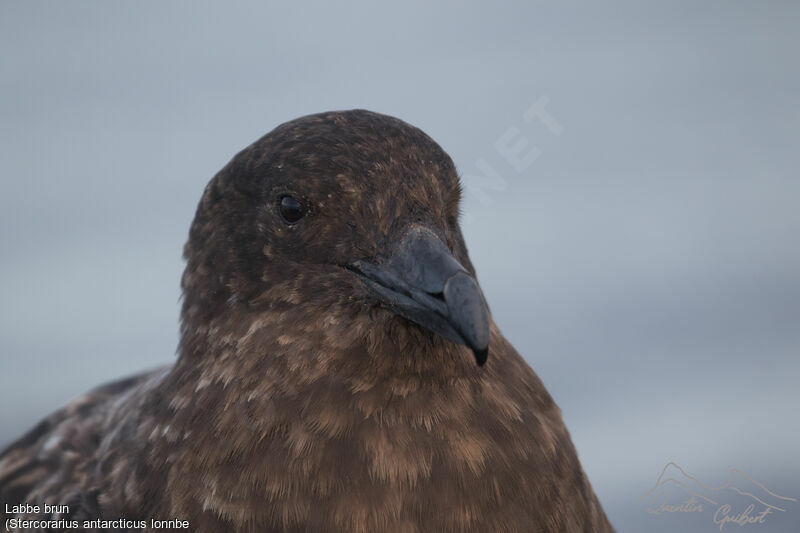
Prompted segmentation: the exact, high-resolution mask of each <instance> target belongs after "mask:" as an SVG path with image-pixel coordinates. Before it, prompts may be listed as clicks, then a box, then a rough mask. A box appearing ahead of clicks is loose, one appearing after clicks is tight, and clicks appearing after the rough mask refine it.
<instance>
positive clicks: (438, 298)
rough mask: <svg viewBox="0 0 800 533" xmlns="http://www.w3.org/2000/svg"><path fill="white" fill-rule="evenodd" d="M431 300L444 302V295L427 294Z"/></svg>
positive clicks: (440, 293)
mask: <svg viewBox="0 0 800 533" xmlns="http://www.w3.org/2000/svg"><path fill="white" fill-rule="evenodd" d="M428 294H429V295H430V296H431V297H432V298H436V299H437V300H439V301H440V302H443V301H444V293H443V292H429V293H428Z"/></svg>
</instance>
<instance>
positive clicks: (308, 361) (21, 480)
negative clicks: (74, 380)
mask: <svg viewBox="0 0 800 533" xmlns="http://www.w3.org/2000/svg"><path fill="white" fill-rule="evenodd" d="M284 193H291V194H292V195H293V196H295V197H297V198H300V199H302V201H303V202H304V203H305V204H306V205H307V207H308V215H307V217H306V218H305V219H303V220H302V222H301V223H299V224H296V225H294V226H287V225H285V224H283V223H282V221H281V220H280V218H279V215H278V214H277V210H276V201H277V200H276V199H277V198H278V195H280V194H284ZM460 195H461V193H460V185H459V180H458V176H457V174H456V171H455V167H454V165H453V163H452V161H451V160H450V158H449V157H448V156H447V154H445V153H444V151H443V150H442V149H441V148H440V147H439V146H438V145H437V144H436V143H435V142H434V141H432V140H431V139H430V138H429V137H428V136H426V135H425V134H424V133H422V132H421V131H420V130H418V129H416V128H414V127H412V126H409V125H408V124H405V123H404V122H402V121H399V120H397V119H394V118H391V117H386V116H383V115H378V114H375V113H370V112H367V111H349V112H333V113H324V114H319V115H312V116H309V117H303V118H301V119H297V120H295V121H292V122H289V123H286V124H283V125H281V126H279V127H278V128H276V129H275V130H274V131H272V132H271V133H269V134H268V135H266V136H265V137H263V138H262V139H260V140H259V141H257V142H256V143H254V144H253V145H251V146H250V147H248V148H246V149H245V150H244V151H242V152H241V153H239V154H238V155H237V156H236V157H234V159H233V160H232V161H231V162H230V163H229V164H228V165H227V166H226V167H225V168H224V169H223V170H222V171H220V173H219V174H217V175H216V176H215V177H214V178H213V179H212V180H211V182H210V183H209V185H208V186H207V187H206V190H205V193H204V194H203V198H202V200H201V201H200V205H199V206H198V209H197V214H196V216H195V220H194V223H193V224H192V227H191V231H190V235H189V241H188V243H187V244H186V247H185V257H186V261H187V267H186V270H185V272H184V275H183V278H182V287H183V291H184V301H183V309H182V324H181V342H180V348H179V352H180V353H179V358H178V360H177V362H176V363H175V365H174V366H172V367H170V368H166V369H163V370H159V371H157V372H153V373H150V374H145V375H141V376H138V377H135V378H131V379H129V380H125V381H122V382H117V383H115V384H111V385H108V386H106V387H103V388H101V389H97V390H96V391H94V392H92V393H90V394H88V395H87V396H85V397H84V398H81V399H79V400H76V401H75V402H73V403H72V404H70V405H69V406H67V407H66V408H64V409H62V410H61V411H59V412H57V413H55V414H54V415H52V416H50V417H49V418H48V419H46V420H45V421H44V422H42V423H41V424H40V425H39V426H37V427H36V428H35V429H34V430H32V431H31V432H30V433H29V434H28V435H26V436H24V437H23V438H21V439H20V440H18V441H17V442H15V443H13V444H11V445H10V446H9V447H8V448H7V449H6V450H5V451H4V452H3V453H2V455H0V496H2V499H3V500H4V501H11V502H12V503H21V502H25V501H28V502H48V503H51V504H53V503H62V504H72V505H74V511H73V508H72V507H71V509H70V510H71V512H72V513H73V514H75V513H82V514H77V516H86V517H88V518H106V519H114V518H120V517H126V518H130V519H137V520H149V519H151V518H155V519H162V520H166V519H173V518H178V519H185V520H189V521H190V524H191V529H192V530H193V531H243V532H247V531H253V532H256V531H258V532H263V531H298V532H299V531H316V532H329V531H330V532H334V531H351V532H375V531H387V532H389V531H397V532H401V531H402V532H424V531H442V532H446V531H481V532H484V531H509V532H511V531H611V530H612V529H611V526H610V524H609V522H608V520H607V518H606V516H605V514H604V512H603V510H602V508H601V506H600V504H599V503H598V500H597V498H596V496H595V494H594V493H593V491H592V488H591V486H590V484H589V481H588V480H587V478H586V475H585V474H584V472H583V470H582V468H581V465H580V463H579V461H578V457H577V454H576V452H575V448H574V446H573V444H572V442H571V440H570V437H569V434H568V432H567V429H566V428H565V426H564V424H563V422H562V419H561V414H560V411H559V409H558V407H557V406H556V405H555V403H554V402H553V400H552V399H551V397H550V395H549V394H548V393H547V391H546V390H545V388H544V386H543V385H542V383H541V381H540V380H539V378H538V377H537V376H536V374H535V373H534V372H533V371H532V370H531V369H530V367H529V366H528V365H527V364H526V363H525V362H524V360H523V359H522V358H521V357H520V355H519V354H518V353H517V352H516V351H515V350H514V348H513V347H512V346H511V345H510V344H509V343H508V342H507V341H506V340H505V338H504V337H503V336H502V334H501V333H500V331H499V330H498V329H497V327H496V326H495V325H494V324H492V326H491V339H490V358H489V361H488V363H487V364H486V366H485V367H482V368H479V367H477V366H476V365H475V362H474V360H473V358H472V354H471V353H470V350H469V349H468V348H466V347H464V346H460V345H456V344H453V343H451V342H449V341H447V340H444V339H443V338H441V337H438V336H436V335H434V334H433V333H431V332H429V331H427V330H424V329H422V328H420V327H418V326H416V325H414V324H412V323H411V322H409V321H407V320H405V319H403V318H400V317H398V316H397V315H394V314H392V313H391V312H389V311H387V310H385V309H382V308H381V307H379V306H378V305H376V302H375V301H374V299H373V298H372V296H371V293H370V292H369V291H368V289H367V287H366V286H365V285H364V283H363V282H362V281H361V280H360V278H358V277H356V276H355V275H353V273H351V272H350V271H348V270H346V269H344V268H342V266H343V265H345V264H346V263H347V262H348V261H351V260H353V259H356V258H377V260H380V258H381V257H386V256H387V255H388V254H389V252H390V251H391V249H392V247H393V246H394V244H395V243H396V242H397V239H398V238H399V236H400V235H401V234H402V232H403V231H404V230H405V228H407V227H408V226H409V224H412V223H422V224H426V225H427V226H428V227H431V228H434V229H435V231H436V232H437V234H438V236H439V237H440V238H441V239H442V240H443V241H444V242H445V243H446V244H447V247H448V248H449V249H450V250H451V252H452V253H453V255H454V256H455V257H456V258H457V260H458V261H459V262H460V263H461V264H462V265H464V266H465V267H466V268H467V269H468V270H469V271H470V273H472V274H473V275H474V268H473V267H472V264H471V263H470V261H469V257H468V255H467V250H466V246H465V244H464V239H463V237H462V234H461V230H460V228H459V226H458V206H459V201H460Z"/></svg>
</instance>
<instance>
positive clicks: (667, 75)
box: [0, 0, 800, 532]
mask: <svg viewBox="0 0 800 533" xmlns="http://www.w3.org/2000/svg"><path fill="white" fill-rule="evenodd" d="M798 27H800V4H798V3H793V2H769V3H766V2H764V3H756V2H703V3H696V2H669V3H666V2H614V3H613V4H606V5H604V6H600V5H597V4H596V3H589V2H581V3H573V2H569V3H552V4H548V3H540V4H534V3H531V2H517V3H513V2H505V3H503V4H502V5H500V4H499V3H496V4H491V3H488V2H487V3H483V4H478V3H456V2H451V3H444V2H442V3H437V4H436V5H432V3H426V2H402V3H400V2H395V3H393V4H392V5H391V6H381V7H379V6H376V5H374V4H373V3H371V2H363V3H350V4H348V5H346V6H334V5H329V4H328V3H325V2H318V3H308V2H302V3H301V2H297V3H295V4H292V5H291V6H289V5H280V6H279V5H269V4H268V3H261V2H246V1H241V2H228V3H223V2H202V1H192V2H188V1H173V2H155V1H150V2H113V3H112V2H99V1H96V2H84V1H76V0H73V1H70V2H41V1H32V0H26V1H25V2H12V1H8V0H4V1H1V2H0V124H2V126H1V127H0V180H2V182H1V185H2V189H1V192H0V227H1V228H2V230H1V231H0V369H1V372H0V374H1V375H2V378H1V379H2V386H0V444H5V443H7V442H9V441H10V440H11V439H12V438H15V437H16V436H18V435H20V434H21V433H22V432H23V431H24V430H26V429H28V428H29V427H31V426H32V425H33V424H34V423H35V422H36V421H37V420H38V419H39V418H40V417H42V416H43V415H46V414H47V413H49V412H51V411H52V410H54V409H56V408H57V407H59V406H60V405H62V404H63V403H64V402H66V401H68V400H69V399H70V398H72V397H74V396H76V395H79V394H81V393H83V392H84V391H86V390H87V389H89V388H91V387H93V386H95V385H97V384H99V383H101V382H104V381H107V380H110V379H113V378H115V377H118V376H122V375H125V374H129V373H132V372H137V371H140V370H142V369H146V368H149V367H153V366H156V365H161V364H168V363H170V362H171V361H172V360H173V358H174V351H175V347H176V344H177V331H178V323H177V317H178V309H179V296H180V294H179V288H178V284H179V278H180V274H181V271H182V269H183V262H182V260H181V248H182V246H183V243H184V241H185V239H186V236H187V232H188V228H189V224H190V222H191V220H192V217H193V215H194V209H195V207H196V205H197V202H198V200H199V198H200V195H201V193H202V191H203V187H204V186H205V184H206V182H207V181H208V180H209V179H210V178H211V176H212V175H213V174H214V173H215V172H216V171H217V170H219V169H220V168H221V167H222V166H223V165H224V164H225V163H227V161H228V160H229V159H230V158H231V157H232V156H233V155H234V154H235V153H236V152H237V151H238V150H240V149H241V148H243V147H245V146H246V145H248V144H249V143H251V142H252V141H254V140H255V139H256V138H258V137H259V136H261V135H262V134H264V133H266V132H267V131H269V130H270V129H272V128H273V127H275V126H277V125H278V124H280V123H281V122H284V121H286V120H289V119H292V118H295V117H297V116H300V115H305V114H309V113H314V112H318V111H324V110H330V109H346V108H355V107H358V108H368V109H371V110H374V111H379V112H382V113H387V114H391V115H395V116H397V117H400V118H402V119H404V120H406V121H408V122H410V123H412V124H414V125H416V126H419V127H420V128H422V129H423V130H424V131H426V132H427V133H428V134H429V135H431V136H432V137H433V138H434V139H436V140H437V141H438V142H439V143H440V144H441V145H442V147H443V148H444V149H445V150H447V151H448V152H449V153H450V155H451V156H452V157H453V159H454V161H455V162H456V165H457V166H458V168H459V171H460V173H461V174H462V177H463V180H464V184H465V189H466V190H465V197H464V209H463V210H464V216H463V219H462V225H463V228H464V232H465V236H466V239H467V243H468V245H469V249H470V253H471V256H472V259H473V262H474V263H475V266H476V268H477V270H478V274H479V278H480V282H481V284H482V286H483V289H484V291H485V293H486V296H487V298H488V300H489V304H490V306H491V308H492V312H493V314H494V317H495V320H496V322H497V323H498V324H499V326H500V327H501V329H502V330H503V332H504V333H505V334H506V336H507V337H509V338H510V340H511V341H512V342H513V343H514V344H515V346H516V347H517V348H518V350H519V351H520V352H521V353H522V354H523V355H524V356H525V357H526V359H527V361H528V362H529V363H530V365H531V366H532V367H533V368H534V370H536V372H537V373H538V374H539V375H540V376H541V378H542V379H543V381H544V383H545V385H546V386H547V387H548V388H549V390H550V392H551V393H552V395H553V396H554V398H555V400H556V401H557V402H558V404H559V405H560V406H561V408H562V411H563V414H564V418H565V420H566V423H567V426H568V427H569V429H570V431H571V434H572V437H573V439H574V441H575V444H576V447H577V449H578V452H579V454H580V457H581V459H582V462H583V465H584V468H585V470H586V471H587V473H588V475H589V478H590V479H591V481H592V483H593V486H594V488H595V490H596V492H597V493H598V496H599V498H600V500H601V501H602V503H603V505H604V507H605V509H606V511H607V513H608V514H609V516H610V518H611V520H612V522H613V523H614V524H615V526H616V527H617V528H618V529H619V530H620V531H645V530H646V531H679V530H680V531H697V532H701V531H709V532H711V531H718V530H719V526H718V525H716V524H714V523H713V521H712V516H711V515H712V512H711V511H704V512H703V513H693V514H692V513H683V514H682V513H667V514H660V515H653V514H649V513H647V512H646V510H645V509H646V507H647V506H648V501H647V498H645V499H640V497H641V496H642V495H643V494H644V493H645V492H646V491H647V490H648V489H650V488H651V487H652V486H653V485H654V484H655V483H656V480H657V478H658V476H659V474H660V473H661V470H662V468H663V467H664V466H665V464H666V463H667V462H669V461H675V462H676V463H677V464H678V465H680V466H681V467H682V468H683V469H684V470H685V472H686V473H687V474H690V475H692V476H694V477H696V478H697V479H699V480H701V481H703V482H704V483H706V484H709V485H722V484H723V483H725V482H726V481H727V480H728V477H729V472H730V469H732V468H737V469H740V470H741V471H743V472H745V473H746V474H748V475H749V476H750V477H751V478H753V479H755V480H757V481H759V482H760V483H761V484H763V485H764V486H765V487H766V488H768V489H770V490H771V491H772V492H774V493H776V494H779V495H783V496H786V497H793V498H797V499H800V427H799V424H798V414H797V413H798V408H800V392H798V386H797V383H798V381H800V358H799V357H798V355H800V246H798V244H799V243H798V234H799V233H800V209H798V202H799V201H800V176H799V175H798V168H800V70H799V69H798V66H799V63H798V52H800V32H798ZM782 502H783V503H784V504H786V509H785V510H784V511H781V512H775V513H773V515H772V516H770V517H768V519H767V521H766V523H764V524H753V525H749V526H747V527H746V529H748V530H752V531H764V532H772V531H796V524H797V523H799V522H800V503H798V502H791V501H788V500H782ZM731 528H734V529H738V526H735V525H728V526H727V527H726V528H725V531H727V530H729V529H731Z"/></svg>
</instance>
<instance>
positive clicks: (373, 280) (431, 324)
mask: <svg viewBox="0 0 800 533" xmlns="http://www.w3.org/2000/svg"><path fill="white" fill-rule="evenodd" d="M347 268H348V269H349V270H351V271H353V272H355V273H356V274H357V275H359V276H360V277H361V278H362V279H363V280H364V281H365V282H366V284H367V285H368V286H369V287H370V288H371V289H372V290H373V292H375V293H376V294H377V296H378V298H379V299H380V301H381V305H382V306H383V307H385V308H387V309H389V310H390V311H392V312H394V313H396V314H398V315H400V316H402V317H405V318H407V319H408V320H411V321H412V322H414V323H416V324H419V325H420V326H422V327H424V328H426V329H429V330H430V331H432V332H434V333H437V334H439V335H441V336H442V337H444V338H446V339H448V340H451V341H453V342H455V343H458V344H463V345H465V346H468V347H469V348H471V349H472V352H473V354H475V361H476V362H477V363H478V365H479V366H482V365H483V364H484V363H485V362H486V358H487V356H488V354H489V312H488V309H487V307H486V301H485V300H484V298H483V293H482V292H481V289H480V287H479V286H478V282H477V281H475V279H474V278H473V277H472V276H471V275H470V274H469V273H468V272H467V270H466V269H465V268H464V267H463V266H461V264H460V263H459V262H458V261H456V258H455V257H453V255H452V254H451V253H450V250H448V249H447V246H445V245H444V243H443V242H442V241H441V240H439V238H438V237H437V236H436V235H435V234H434V233H433V232H432V231H430V230H428V229H425V228H422V227H414V228H412V229H411V230H409V232H408V233H407V234H406V235H405V236H404V237H403V240H402V241H401V242H400V246H399V247H398V248H397V249H396V250H395V252H394V254H393V255H392V256H391V257H390V258H389V259H388V260H387V261H385V262H383V263H380V264H379V263H373V262H368V261H364V260H358V261H354V262H353V263H350V264H349V265H347Z"/></svg>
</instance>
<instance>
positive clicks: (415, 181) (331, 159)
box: [182, 110, 489, 365]
mask: <svg viewBox="0 0 800 533" xmlns="http://www.w3.org/2000/svg"><path fill="white" fill-rule="evenodd" d="M460 196H461V187H460V184H459V179H458V175H457V173H456V170H455V167H454V165H453V162H452V160H451V159H450V157H449V156H448V155H447V154H446V153H445V152H444V150H442V148H441V147H439V145H438V144H436V143H435V142H434V141H433V140H432V139H431V138H430V137H428V136H427V135H426V134H425V133H423V132H422V131H420V130H419V129H417V128H415V127H413V126H410V125H409V124H406V123H405V122H403V121H401V120H398V119H396V118H392V117H388V116H385V115H380V114H377V113H372V112H368V111H362V110H354V111H344V112H330V113H321V114H317V115H310V116H306V117H302V118H299V119H296V120H293V121H290V122H287V123H285V124H282V125H281V126H279V127H277V128H276V129H274V130H273V131H271V132H270V133H268V134H267V135H265V136H264V137H262V138H261V139H259V140H258V141H256V142H255V143H253V144H252V145H251V146H249V147H247V148H246V149H244V150H243V151H242V152H240V153H239V154H237V155H236V156H235V157H234V158H233V160H232V161H231V162H230V163H229V164H228V165H227V166H226V167H225V168H224V169H222V170H221V171H220V172H219V173H218V174H217V175H216V176H215V177H214V178H213V179H212V180H211V182H210V183H209V184H208V186H207V187H206V190H205V193H204V195H203V198H202V200H201V202H200V205H199V207H198V209H197V214H196V216H195V220H194V222H193V224H192V228H191V230H190V236H189V241H188V243H187V245H186V248H185V251H184V254H185V257H186V259H187V267H186V271H185V273H184V277H183V280H182V287H183V290H184V305H183V314H182V323H183V326H182V327H183V331H182V333H183V334H184V335H187V334H189V333H190V332H191V331H195V330H197V329H198V328H200V329H202V325H203V324H206V326H207V325H208V324H210V323H211V322H212V321H214V320H219V319H220V318H221V317H224V316H225V315H226V313H229V312H230V310H231V309H232V308H235V309H238V310H240V311H241V310H242V309H246V310H250V311H251V312H252V313H259V312H260V313H264V312H271V313H273V316H281V317H283V318H281V319H279V320H284V321H287V322H286V323H285V326H286V327H289V326H290V325H291V324H289V323H288V321H299V320H302V319H304V318H305V319H307V320H327V321H328V322H329V324H328V325H331V324H335V325H336V326H337V327H340V328H347V325H348V321H349V320H352V319H353V317H355V316H356V315H361V316H369V317H370V320H371V321H372V323H373V324H374V325H375V327H388V324H390V323H391V324H394V327H396V324H397V322H398V321H399V322H400V323H401V324H402V326H403V327H405V328H417V329H421V331H423V332H425V334H426V335H429V336H431V337H432V338H436V339H440V340H441V339H446V342H453V343H457V344H462V345H465V346H468V347H469V348H470V349H471V350H472V351H473V354H474V356H475V359H476V361H477V363H478V364H479V365H482V364H483V363H484V362H485V361H486V358H487V354H488V349H489V312H488V309H487V306H486V302H485V299H484V296H483V294H482V292H481V289H480V287H479V285H478V283H477V281H476V279H475V271H474V268H473V266H472V264H471V262H470V260H469V257H468V255H467V249H466V246H465V244H464V238H463V236H462V234H461V230H460V228H459V224H458V211H459V202H460ZM321 309H322V310H324V311H326V312H327V313H328V314H327V315H325V316H327V318H322V315H321V314H320V310H321ZM276 320H278V319H276ZM323 325H325V324H323Z"/></svg>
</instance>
